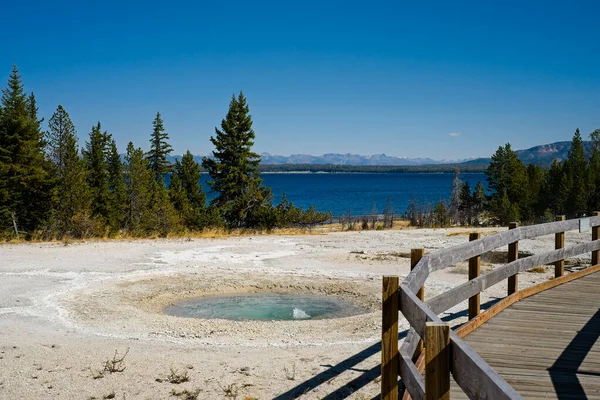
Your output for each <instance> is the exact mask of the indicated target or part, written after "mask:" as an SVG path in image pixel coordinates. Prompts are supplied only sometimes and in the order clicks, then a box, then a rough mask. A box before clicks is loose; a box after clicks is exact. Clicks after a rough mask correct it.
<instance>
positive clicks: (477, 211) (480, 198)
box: [473, 182, 487, 224]
mask: <svg viewBox="0 0 600 400" xmlns="http://www.w3.org/2000/svg"><path fill="white" fill-rule="evenodd" d="M486 202H487V198H486V196H485V188H484V187H483V183H481V182H477V185H475V191H474V192H473V216H474V217H475V221H474V223H475V224H480V223H481V222H482V221H481V219H482V218H481V216H482V215H481V214H482V213H483V210H484V208H485V205H486Z"/></svg>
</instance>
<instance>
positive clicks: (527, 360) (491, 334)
mask: <svg viewBox="0 0 600 400" xmlns="http://www.w3.org/2000/svg"><path fill="white" fill-rule="evenodd" d="M598 267H600V266H597V267H591V268H588V269H587V270H583V271H579V272H577V273H575V274H571V275H575V276H577V275H576V274H578V275H582V276H579V278H581V279H572V278H573V277H572V276H571V275H566V276H563V277H561V278H557V279H555V280H553V281H548V282H545V284H551V283H556V282H555V281H559V282H560V281H562V280H566V279H569V278H571V281H568V283H564V282H563V283H564V284H563V285H560V286H555V287H554V288H553V290H548V291H544V292H541V293H539V294H536V295H535V296H532V297H528V298H526V299H523V301H520V302H518V303H517V304H514V305H512V306H511V307H510V308H508V309H506V310H504V311H503V312H502V313H499V314H497V315H496V316H495V317H494V318H493V319H491V320H490V321H489V322H488V323H486V324H485V325H483V326H481V328H479V329H478V330H476V331H475V332H473V333H471V334H470V335H469V336H467V337H466V341H467V342H468V344H469V345H470V346H471V348H472V350H473V351H475V352H476V353H477V354H478V355H479V356H481V357H483V358H484V359H485V360H486V361H487V362H488V364H489V365H490V366H491V367H492V368H493V369H494V370H495V371H496V372H497V373H498V374H499V375H500V376H501V377H502V378H504V379H505V380H506V382H507V383H508V384H510V385H511V386H512V387H513V388H514V389H515V390H516V391H518V392H519V393H520V394H521V395H522V396H523V397H525V398H546V397H547V398H555V399H556V398H558V394H557V393H556V392H555V390H556V388H560V391H559V394H560V399H561V400H562V399H570V398H573V399H575V398H595V397H598V398H600V379H598V375H600V341H599V340H597V339H598V332H599V331H600V321H596V320H594V319H591V318H592V316H594V315H596V313H597V312H598V307H599V306H600V298H599V297H600V296H599V295H600V292H598V290H597V286H596V290H595V291H593V290H590V291H589V292H588V294H587V295H582V294H581V293H580V291H579V288H580V287H584V288H588V289H591V288H593V287H594V286H595V285H596V284H597V283H598V282H600V279H599V278H600V274H597V273H596V274H594V272H600V268H598ZM592 271H594V272H592ZM532 289H533V288H532ZM519 293H520V292H519ZM519 293H517V294H519ZM513 296H516V295H513ZM561 299H562V302H561ZM579 302H581V303H583V305H580V304H579ZM484 314H485V313H483V314H482V316H483V315H484ZM469 324H470V323H469ZM457 333H460V330H459V332H457ZM567 348H568V353H565V350H566V349H567ZM559 359H560V367H559V368H558V369H557V368H552V367H555V366H556V361H557V360H559ZM454 393H455V392H454V391H452V394H454Z"/></svg>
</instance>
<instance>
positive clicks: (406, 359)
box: [400, 350, 425, 400]
mask: <svg viewBox="0 0 600 400" xmlns="http://www.w3.org/2000/svg"><path fill="white" fill-rule="evenodd" d="M411 354H412V353H411ZM400 376H401V377H402V383H403V384H404V386H405V387H406V390H407V391H408V393H409V394H410V396H411V397H412V399H413V400H422V399H424V398H425V379H424V378H423V375H421V373H420V372H419V370H418V368H417V367H416V366H415V364H414V363H413V361H412V355H410V356H409V355H408V354H406V353H403V352H402V350H400Z"/></svg>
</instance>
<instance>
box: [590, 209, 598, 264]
mask: <svg viewBox="0 0 600 400" xmlns="http://www.w3.org/2000/svg"><path fill="white" fill-rule="evenodd" d="M592 214H593V215H594V216H596V217H600V211H594V212H593V213H592ZM598 239H600V223H599V224H595V223H594V221H592V240H598ZM598 264H600V251H598V250H596V251H593V252H592V265H598Z"/></svg>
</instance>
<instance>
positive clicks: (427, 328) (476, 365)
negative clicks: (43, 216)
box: [381, 213, 600, 400]
mask: <svg viewBox="0 0 600 400" xmlns="http://www.w3.org/2000/svg"><path fill="white" fill-rule="evenodd" d="M581 226H584V227H587V229H590V228H591V233H592V241H590V242H586V243H581V244H577V245H573V246H569V247H565V246H564V232H568V231H572V230H577V229H581ZM509 228H510V229H509V230H507V231H504V232H500V233H497V234H494V235H490V236H486V237H483V238H480V237H479V235H478V234H473V235H471V236H470V238H469V239H470V241H469V242H468V243H465V244H462V245H458V246H455V247H452V248H448V249H444V250H441V251H438V252H435V253H431V254H428V255H423V251H422V250H420V251H413V252H412V256H413V257H412V265H413V266H414V267H413V269H412V270H411V272H410V273H409V274H408V276H407V277H406V278H405V279H404V280H403V281H402V282H401V283H400V282H399V279H398V277H389V276H386V277H384V278H383V309H382V315H383V316H382V350H381V355H382V356H381V357H382V360H381V361H382V362H381V372H382V376H381V398H382V399H385V400H390V399H394V400H396V399H397V398H398V375H400V377H401V378H402V382H403V384H404V386H405V388H406V390H407V391H408V394H410V396H411V397H412V398H413V399H415V400H420V399H424V398H426V399H447V398H449V387H450V383H449V382H450V373H451V374H452V376H453V377H454V380H455V381H456V383H457V384H458V385H459V386H460V388H461V389H462V390H463V391H464V392H465V393H466V394H467V395H468V397H469V398H472V399H521V396H520V395H519V393H517V392H516V391H515V390H514V389H513V388H512V387H511V386H510V385H509V384H508V383H506V381H505V380H504V379H503V378H502V377H501V376H500V375H498V373H496V371H494V370H493V369H492V368H491V367H490V366H489V365H488V364H487V363H486V362H485V360H483V359H482V358H481V357H480V356H479V355H478V354H477V353H476V352H475V351H474V350H473V349H472V348H471V347H470V346H469V345H468V344H467V343H466V342H465V341H464V340H462V337H463V336H465V335H466V334H467V333H469V332H470V331H471V330H473V329H475V328H476V327H477V326H479V325H481V324H482V323H483V322H485V321H487V320H488V319H489V318H491V316H493V315H495V313H497V312H499V310H500V309H502V307H506V306H507V305H508V304H512V302H514V301H517V300H519V299H520V298H522V297H523V296H524V295H531V294H533V293H534V291H532V290H530V289H531V288H530V289H528V290H525V291H522V292H518V273H519V272H523V271H526V270H529V269H531V268H534V267H536V266H541V265H546V264H552V263H554V265H555V276H556V278H558V279H555V280H553V281H549V282H545V283H543V284H541V285H539V286H540V290H545V289H547V288H549V287H552V286H556V285H558V284H561V283H563V282H565V281H568V280H569V279H570V278H569V277H571V278H575V276H571V275H575V274H569V275H568V276H563V274H564V259H566V258H568V257H573V256H576V255H580V254H585V253H589V252H592V260H591V261H592V266H596V267H594V268H593V270H589V271H587V272H586V271H581V274H587V273H591V272H594V271H595V270H600V266H598V264H599V258H600V257H599V254H600V240H599V233H600V213H594V216H593V217H589V218H581V219H572V220H566V221H565V220H564V218H562V217H560V218H557V221H556V222H550V223H546V224H540V225H532V226H525V227H517V226H516V224H511V226H510V227H509ZM551 234H555V239H556V240H555V250H552V251H548V252H545V253H541V254H535V255H532V256H529V257H526V258H522V259H518V242H519V241H520V240H524V239H532V238H536V237H540V236H545V235H551ZM507 245H508V247H509V252H508V263H507V264H506V265H503V266H501V267H498V268H495V269H493V270H491V271H489V272H487V273H485V274H483V275H480V274H479V260H480V256H481V255H482V254H484V253H487V252H489V251H492V250H495V249H497V248H499V247H501V246H507ZM466 260H469V281H468V282H467V283H464V284H462V285H458V286H456V287H454V288H453V289H450V290H448V291H446V292H445V293H442V294H440V295H438V296H436V297H434V298H432V299H430V300H428V301H427V302H425V301H424V300H423V287H424V283H425V281H426V280H427V278H428V276H429V275H430V274H431V273H432V272H435V271H438V270H441V269H444V268H448V267H450V266H453V265H454V264H456V263H458V262H461V261H466ZM577 274H578V275H581V274H580V273H577ZM504 280H508V297H507V298H505V299H504V300H503V301H502V302H501V304H499V305H498V307H493V308H494V310H492V309H490V310H488V311H486V312H484V313H482V314H480V312H479V294H480V293H481V292H482V291H483V290H485V289H487V288H489V287H491V286H493V285H495V284H497V283H499V282H502V281H504ZM519 296H520V297H519ZM466 300H469V319H471V320H472V324H471V326H469V327H463V329H462V331H461V330H458V331H454V330H450V329H448V328H447V324H445V323H444V322H443V321H442V320H441V319H440V317H439V316H438V314H440V313H442V312H444V311H446V310H448V309H450V308H451V307H454V306H456V305H458V304H460V303H461V302H463V301H466ZM398 310H399V311H401V312H402V314H403V315H404V317H405V318H406V319H407V320H408V322H409V323H410V326H411V328H410V331H409V333H408V335H407V336H406V338H405V340H404V343H403V344H402V346H401V347H400V349H398ZM428 341H429V343H428ZM423 342H424V345H425V353H428V352H429V354H426V356H425V360H423V357H422V356H421V360H420V361H419V362H418V364H420V365H419V367H423V362H425V364H426V366H425V368H424V369H425V371H426V376H427V379H425V377H424V376H423V375H422V373H421V372H420V370H422V369H423V368H419V367H418V366H417V365H415V361H416V360H417V359H418V357H419V355H420V354H419V353H420V350H421V348H422V347H421V346H422V343H423ZM445 365H446V366H447V367H448V369H446V370H444V368H445Z"/></svg>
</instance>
